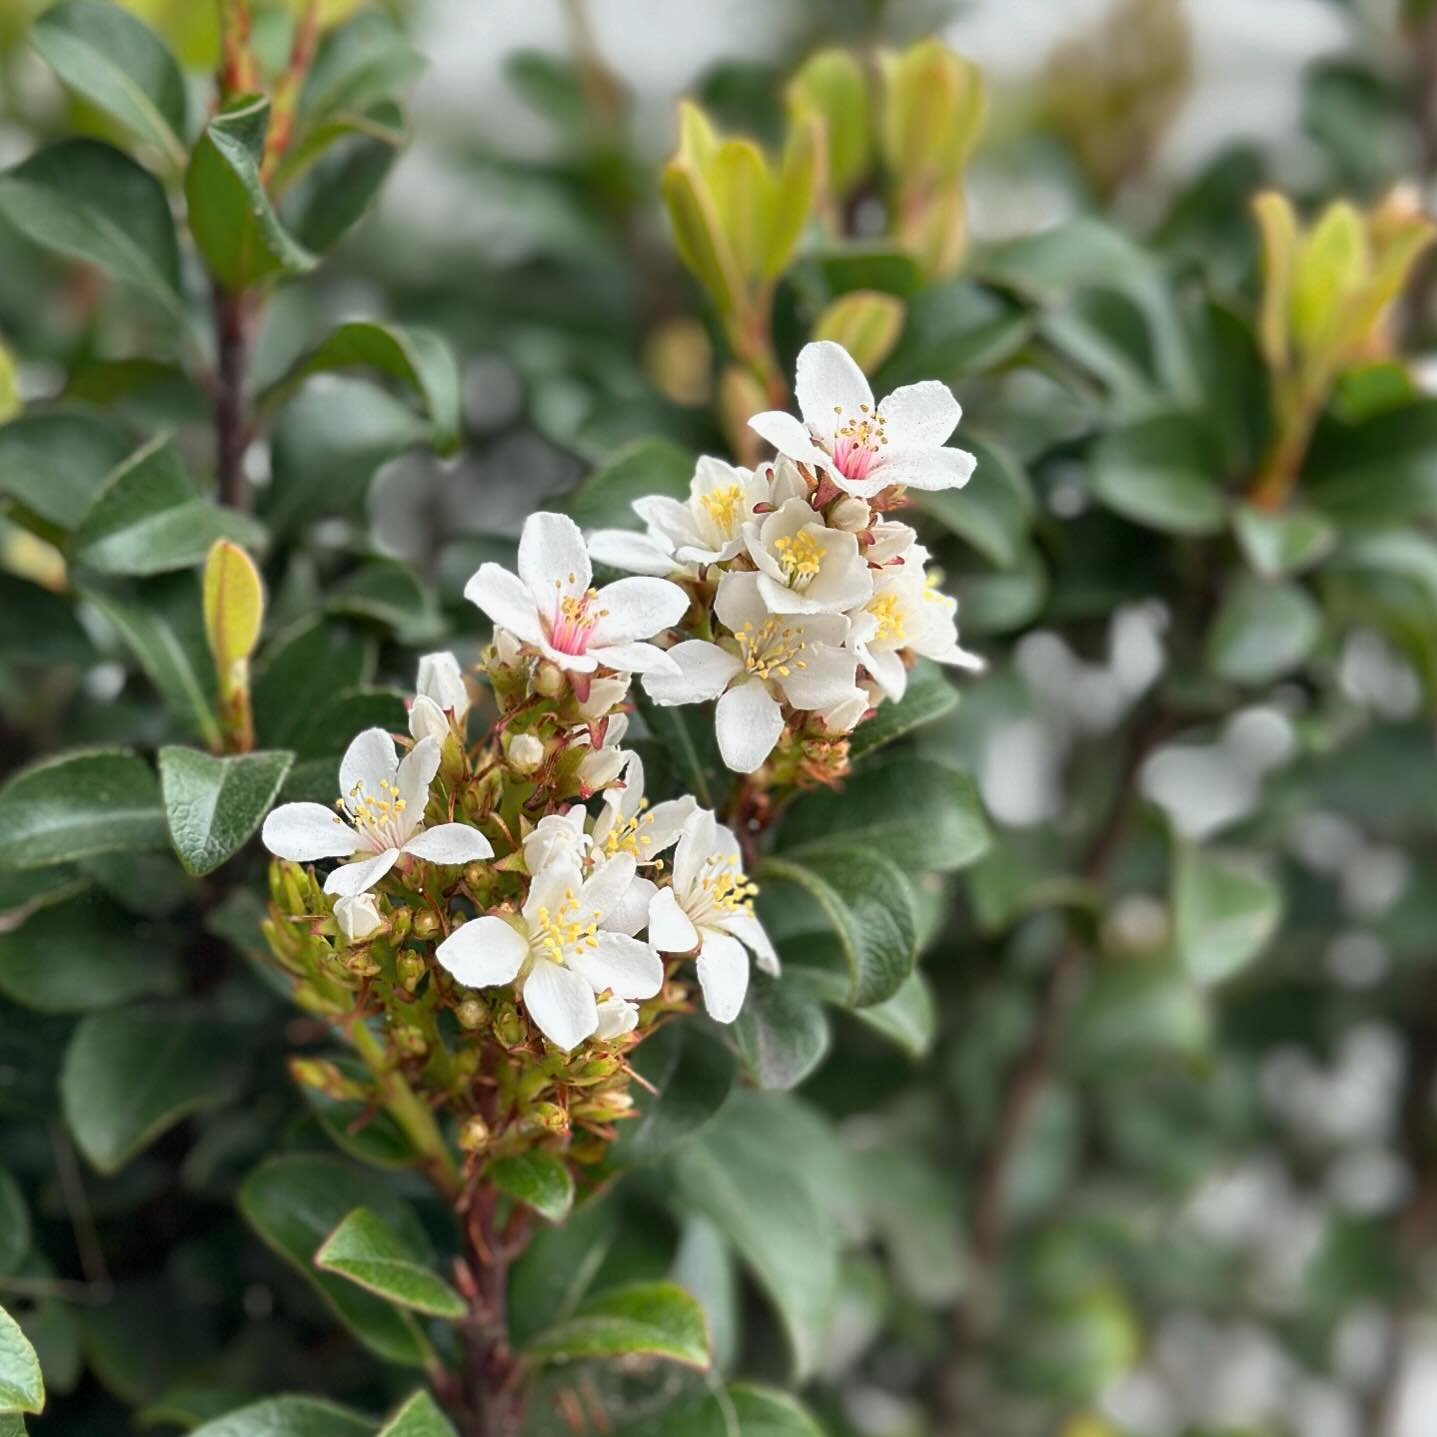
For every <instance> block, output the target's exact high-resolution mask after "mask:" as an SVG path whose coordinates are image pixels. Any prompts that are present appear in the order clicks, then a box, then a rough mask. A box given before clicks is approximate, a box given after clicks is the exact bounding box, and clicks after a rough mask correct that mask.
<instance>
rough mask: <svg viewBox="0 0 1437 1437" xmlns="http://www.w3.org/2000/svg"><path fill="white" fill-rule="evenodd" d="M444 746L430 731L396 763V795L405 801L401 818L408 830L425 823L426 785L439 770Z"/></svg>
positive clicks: (427, 787)
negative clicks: (397, 766) (397, 786)
mask: <svg viewBox="0 0 1437 1437" xmlns="http://www.w3.org/2000/svg"><path fill="white" fill-rule="evenodd" d="M442 751H443V746H442V745H441V744H440V742H439V740H438V739H437V738H435V737H434V736H433V735H432V734H431V735H430V736H429V737H428V738H422V739H420V740H419V742H418V743H416V744H415V745H414V747H413V748H412V749H410V750H409V752H408V753H407V754H405V755H404V757H403V759H401V760H400V763H399V780H398V782H399V796H400V798H402V799H403V800H404V813H403V818H404V819H405V820H406V821H407V822H408V823H409V825H410V827H411V829H413V828H417V827H418V826H419V825H420V824H421V823H423V822H424V809H425V806H426V805H427V804H428V802H429V785H430V784H431V783H433V782H434V775H435V774H436V773H438V772H439V758H440V755H441V753H442Z"/></svg>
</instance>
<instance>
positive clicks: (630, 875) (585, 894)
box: [579, 853, 639, 918]
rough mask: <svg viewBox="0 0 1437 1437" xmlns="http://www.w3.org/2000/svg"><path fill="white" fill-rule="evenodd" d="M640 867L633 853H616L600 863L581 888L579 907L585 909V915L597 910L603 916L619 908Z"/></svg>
mask: <svg viewBox="0 0 1437 1437" xmlns="http://www.w3.org/2000/svg"><path fill="white" fill-rule="evenodd" d="M638 868H639V866H638V864H637V863H636V862H635V861H634V856H633V854H631V853H616V854H615V855H614V856H613V857H612V858H608V859H605V860H604V862H603V863H601V864H599V866H598V867H597V868H595V869H594V871H593V872H592V873H591V874H590V875H589V876H588V878H586V879H585V880H584V886H583V887H582V888H581V889H580V890H579V907H580V908H581V909H583V910H584V916H585V917H587V916H588V914H589V913H590V912H595V913H598V914H599V916H600V917H601V918H602V917H603V916H604V915H605V914H607V913H609V912H610V911H611V910H612V909H614V908H617V907H618V906H619V903H620V902H621V900H622V899H623V896H624V894H625V892H627V890H628V887H629V884H631V883H632V882H633V881H634V875H635V874H636V873H637V872H638Z"/></svg>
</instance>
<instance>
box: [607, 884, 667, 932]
mask: <svg viewBox="0 0 1437 1437" xmlns="http://www.w3.org/2000/svg"><path fill="white" fill-rule="evenodd" d="M657 892H658V889H657V888H656V887H655V886H654V885H653V884H652V883H651V882H650V881H649V880H648V879H647V878H636V879H634V881H633V882H632V883H631V884H629V886H628V887H627V888H626V889H625V890H624V896H623V897H622V898H621V899H619V901H618V902H617V903H616V904H615V905H614V906H613V907H612V908H611V909H609V911H608V912H607V913H606V914H605V915H604V927H605V928H607V929H608V930H609V932H610V933H627V934H628V935H629V937H630V938H633V937H635V936H636V935H637V934H639V933H641V932H642V931H643V929H644V926H645V925H646V924H647V923H648V921H649V904H650V903H652V902H653V900H654V894H655V893H657Z"/></svg>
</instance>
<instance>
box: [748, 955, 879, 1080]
mask: <svg viewBox="0 0 1437 1437" xmlns="http://www.w3.org/2000/svg"><path fill="white" fill-rule="evenodd" d="M860 1011H863V1010H860ZM733 1033H734V1037H735V1038H736V1039H737V1040H738V1047H739V1052H740V1053H742V1054H743V1060H744V1065H745V1067H747V1069H748V1071H749V1074H750V1076H751V1077H752V1078H753V1080H754V1082H755V1083H757V1084H758V1086H759V1087H760V1088H779V1089H782V1088H794V1087H797V1086H798V1084H799V1083H801V1082H802V1081H803V1080H804V1079H805V1078H806V1077H808V1075H809V1074H810V1073H811V1072H813V1070H814V1069H815V1068H816V1067H817V1066H818V1065H819V1064H820V1063H821V1062H822V1061H823V1058H824V1055H825V1054H826V1053H827V1052H828V1045H829V1042H830V1037H831V1035H830V1033H829V1025H828V1016H827V1015H826V1014H825V1013H824V1011H823V1005H822V1004H821V1003H820V1002H818V1000H817V999H816V998H814V997H813V996H811V995H810V994H808V993H806V992H804V991H803V989H802V986H801V985H800V984H798V983H796V982H795V981H794V980H793V977H792V975H785V976H784V977H783V978H770V977H769V976H768V974H766V973H758V972H756V973H754V975H753V977H752V978H751V979H750V980H749V989H748V995H747V997H745V999H744V1003H743V1008H742V1010H741V1011H740V1013H739V1015H738V1018H737V1020H736V1021H735V1022H734V1025H733Z"/></svg>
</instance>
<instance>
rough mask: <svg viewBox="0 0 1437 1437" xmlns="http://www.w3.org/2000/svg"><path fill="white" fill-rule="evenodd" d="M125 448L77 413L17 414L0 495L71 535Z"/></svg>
mask: <svg viewBox="0 0 1437 1437" xmlns="http://www.w3.org/2000/svg"><path fill="white" fill-rule="evenodd" d="M0 183H3V181H0ZM131 448H132V445H131V443H130V441H129V439H128V438H127V437H126V436H125V435H124V434H123V433H122V432H121V431H120V430H119V429H117V428H116V427H115V426H114V425H113V424H109V423H106V422H105V421H104V420H101V419H97V418H95V417H94V416H93V415H90V414H87V413H85V412H84V411H82V410H67V409H60V410H49V411H47V412H45V413H43V414H33V413H32V414H22V415H21V416H20V417H19V418H18V419H14V420H12V421H11V422H10V423H9V424H6V425H4V426H3V427H0V495H8V496H9V497H10V498H12V499H14V500H15V501H16V502H17V503H18V504H20V505H21V506H22V507H23V508H24V509H26V510H28V511H29V512H30V513H32V514H36V515H38V516H39V517H40V518H41V519H44V520H47V521H49V522H50V523H51V524H54V525H55V526H57V528H59V529H73V528H74V527H75V525H76V524H78V523H79V522H80V520H81V519H82V518H84V516H85V511H86V510H87V509H88V508H89V507H90V505H91V504H92V503H94V501H95V496H96V495H97V494H98V493H99V492H100V490H101V489H102V488H103V487H104V484H105V480H106V479H107V478H108V477H109V476H110V473H111V472H112V471H113V470H114V468H115V466H116V465H118V464H120V463H121V462H123V461H124V459H125V458H127V457H128V455H129V453H130V450H131Z"/></svg>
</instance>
